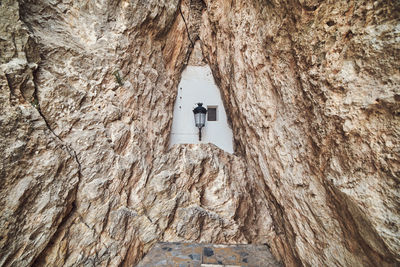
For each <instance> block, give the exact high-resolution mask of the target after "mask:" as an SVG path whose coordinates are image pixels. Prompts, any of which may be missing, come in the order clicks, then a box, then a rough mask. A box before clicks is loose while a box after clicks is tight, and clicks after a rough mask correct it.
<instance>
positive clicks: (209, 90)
mask: <svg viewBox="0 0 400 267" xmlns="http://www.w3.org/2000/svg"><path fill="white" fill-rule="evenodd" d="M199 102H201V103H203V107H205V108H207V106H212V107H215V106H217V107H218V108H217V121H207V120H206V125H205V127H204V128H203V129H202V140H201V141H199V137H198V128H196V127H195V125H194V116H193V111H192V110H193V109H194V108H195V107H196V106H197V105H196V103H199ZM232 139H233V136H232V130H231V128H230V127H229V125H228V121H227V117H226V112H225V108H224V105H223V103H222V99H221V95H220V92H219V89H218V87H217V86H216V84H215V82H214V78H213V76H212V73H211V69H210V67H209V66H208V65H204V66H187V67H186V69H185V70H184V71H183V73H182V79H181V82H180V84H179V86H178V95H177V99H176V101H175V106H174V117H173V122H172V129H171V139H170V146H173V145H175V144H199V143H213V144H215V145H216V146H218V147H220V148H221V149H223V150H225V151H227V152H229V153H233V143H232Z"/></svg>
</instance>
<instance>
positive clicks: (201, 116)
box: [193, 103, 207, 141]
mask: <svg viewBox="0 0 400 267" xmlns="http://www.w3.org/2000/svg"><path fill="white" fill-rule="evenodd" d="M193 113H194V123H195V124H196V127H197V128H199V141H201V128H203V127H204V125H205V124H206V113H207V109H205V108H204V107H203V103H197V107H196V108H195V109H193Z"/></svg>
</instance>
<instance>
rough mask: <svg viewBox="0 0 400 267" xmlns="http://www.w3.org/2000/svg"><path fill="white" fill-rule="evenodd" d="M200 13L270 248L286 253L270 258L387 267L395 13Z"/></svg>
mask: <svg viewBox="0 0 400 267" xmlns="http://www.w3.org/2000/svg"><path fill="white" fill-rule="evenodd" d="M206 6H207V11H208V12H206V13H205V14H204V25H206V26H205V27H204V30H203V31H202V34H201V39H202V40H203V42H204V44H205V50H206V52H207V54H208V58H209V59H210V62H212V65H213V70H214V73H215V75H216V76H218V79H217V80H219V81H220V86H221V88H222V90H223V98H224V99H225V101H226V106H227V107H228V110H230V113H231V114H235V115H234V116H232V117H231V119H232V124H233V129H234V136H235V138H236V143H237V144H238V148H239V151H240V152H241V153H242V155H244V157H245V158H246V162H247V164H248V165H247V166H248V168H249V170H250V171H251V172H254V174H253V175H254V176H257V177H259V178H260V180H261V181H260V182H259V183H260V184H262V185H265V186H261V188H263V189H264V190H265V192H266V196H267V199H268V203H269V207H270V209H271V211H272V214H273V219H274V221H275V222H279V225H280V228H279V229H276V233H277V236H278V240H279V242H283V243H285V244H289V246H290V250H291V251H292V253H289V252H288V249H287V248H285V249H284V250H281V252H279V254H280V255H281V256H282V257H283V258H286V259H285V262H286V263H288V262H290V263H293V264H294V262H296V261H298V260H299V261H301V262H302V263H303V264H305V265H311V266H321V265H325V264H328V265H342V266H357V265H363V266H378V265H379V266H381V265H393V264H394V262H396V261H398V260H399V253H398V252H399V245H400V242H399V222H400V218H399V213H398V208H397V207H398V203H399V153H398V151H399V143H398V140H399V129H400V128H399V107H400V106H399V92H400V91H399V88H400V87H399V84H400V80H399V78H400V76H399V46H398V34H399V32H398V27H399V8H398V4H395V3H394V2H390V1H380V2H379V1H375V2H372V1H336V2H335V3H333V2H332V3H331V2H327V1H298V2H297V1H235V2H234V3H231V2H228V1H207V3H206ZM249 140H252V141H249ZM279 246H280V245H279V243H276V245H275V247H276V248H278V249H279ZM283 251H286V252H283ZM290 255H292V256H290ZM289 258H290V259H289Z"/></svg>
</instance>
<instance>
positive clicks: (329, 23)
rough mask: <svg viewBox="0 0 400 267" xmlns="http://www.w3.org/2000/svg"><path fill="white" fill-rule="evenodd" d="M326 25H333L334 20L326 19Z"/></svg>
mask: <svg viewBox="0 0 400 267" xmlns="http://www.w3.org/2000/svg"><path fill="white" fill-rule="evenodd" d="M326 25H328V26H329V27H331V26H333V25H335V22H333V21H332V20H330V21H328V22H327V23H326Z"/></svg>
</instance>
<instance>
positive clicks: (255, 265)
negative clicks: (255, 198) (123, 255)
mask: <svg viewBox="0 0 400 267" xmlns="http://www.w3.org/2000/svg"><path fill="white" fill-rule="evenodd" d="M156 266H171V267H217V266H218V267H221V266H226V267H245V266H246V267H264V266H265V267H268V266H271V267H278V266H279V267H281V266H283V265H281V264H280V263H278V262H277V261H276V260H275V258H274V257H273V256H272V254H271V252H270V251H269V249H268V247H267V246H262V245H216V244H195V243H157V244H156V245H155V246H154V247H153V248H152V249H151V250H150V251H149V253H148V254H147V255H146V256H145V257H144V258H143V260H142V261H141V262H139V264H138V265H137V267H156Z"/></svg>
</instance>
